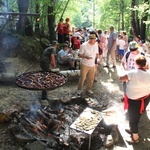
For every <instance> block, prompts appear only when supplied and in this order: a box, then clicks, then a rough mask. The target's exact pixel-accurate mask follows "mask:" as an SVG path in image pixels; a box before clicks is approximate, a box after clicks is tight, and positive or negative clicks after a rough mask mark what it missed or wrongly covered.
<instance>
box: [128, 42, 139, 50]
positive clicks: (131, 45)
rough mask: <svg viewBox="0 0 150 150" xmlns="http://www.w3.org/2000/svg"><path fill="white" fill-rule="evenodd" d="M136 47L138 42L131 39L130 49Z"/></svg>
mask: <svg viewBox="0 0 150 150" xmlns="http://www.w3.org/2000/svg"><path fill="white" fill-rule="evenodd" d="M137 48H138V43H137V42H136V41H132V42H130V43H129V49H130V50H136V49H137Z"/></svg>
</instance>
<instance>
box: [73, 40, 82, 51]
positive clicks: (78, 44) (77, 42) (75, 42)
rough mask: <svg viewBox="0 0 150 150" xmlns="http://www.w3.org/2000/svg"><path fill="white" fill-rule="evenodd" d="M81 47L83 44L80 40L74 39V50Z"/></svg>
mask: <svg viewBox="0 0 150 150" xmlns="http://www.w3.org/2000/svg"><path fill="white" fill-rule="evenodd" d="M80 46H81V42H80V40H78V39H77V38H73V49H74V50H75V49H79V48H80Z"/></svg>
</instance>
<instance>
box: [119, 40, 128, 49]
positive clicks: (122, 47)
mask: <svg viewBox="0 0 150 150" xmlns="http://www.w3.org/2000/svg"><path fill="white" fill-rule="evenodd" d="M117 45H119V49H121V50H124V46H125V45H126V43H125V41H124V40H122V39H120V40H117Z"/></svg>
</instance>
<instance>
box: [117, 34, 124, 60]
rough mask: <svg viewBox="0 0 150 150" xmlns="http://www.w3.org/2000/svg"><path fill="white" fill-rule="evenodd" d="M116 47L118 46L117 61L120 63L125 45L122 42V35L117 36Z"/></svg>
mask: <svg viewBox="0 0 150 150" xmlns="http://www.w3.org/2000/svg"><path fill="white" fill-rule="evenodd" d="M117 45H118V46H119V50H118V59H119V61H121V59H122V58H123V56H124V47H125V45H126V43H125V41H124V40H123V36H122V35H120V34H119V35H118V41H117Z"/></svg>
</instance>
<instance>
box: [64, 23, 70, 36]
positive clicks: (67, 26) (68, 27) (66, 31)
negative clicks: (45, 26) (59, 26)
mask: <svg viewBox="0 0 150 150" xmlns="http://www.w3.org/2000/svg"><path fill="white" fill-rule="evenodd" d="M63 29H64V34H69V33H70V25H69V23H67V22H66V23H64V24H63Z"/></svg>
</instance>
